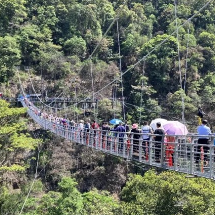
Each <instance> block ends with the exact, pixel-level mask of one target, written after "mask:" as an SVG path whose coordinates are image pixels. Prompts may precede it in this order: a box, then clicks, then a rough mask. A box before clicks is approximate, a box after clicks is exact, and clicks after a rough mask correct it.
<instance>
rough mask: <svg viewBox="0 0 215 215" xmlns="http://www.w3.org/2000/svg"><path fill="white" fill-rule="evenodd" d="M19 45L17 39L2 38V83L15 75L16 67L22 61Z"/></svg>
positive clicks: (0, 46)
mask: <svg viewBox="0 0 215 215" xmlns="http://www.w3.org/2000/svg"><path fill="white" fill-rule="evenodd" d="M20 57H21V56H20V50H19V45H18V43H17V40H16V38H15V37H11V36H5V37H0V82H5V81H8V80H9V78H10V77H12V76H13V75H14V66H15V65H17V64H18V63H19V61H20Z"/></svg>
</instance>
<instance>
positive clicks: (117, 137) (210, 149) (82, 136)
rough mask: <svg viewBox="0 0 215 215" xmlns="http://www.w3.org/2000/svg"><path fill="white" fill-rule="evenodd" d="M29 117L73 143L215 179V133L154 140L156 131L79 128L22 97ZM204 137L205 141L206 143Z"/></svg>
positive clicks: (146, 163) (151, 164)
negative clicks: (145, 137)
mask: <svg viewBox="0 0 215 215" xmlns="http://www.w3.org/2000/svg"><path fill="white" fill-rule="evenodd" d="M21 103H22V105H23V106H24V107H26V108H27V111H28V114H29V115H30V117H31V118H32V119H33V120H34V121H35V122H36V123H38V124H39V125H40V126H41V127H43V128H44V129H46V130H50V131H51V132H53V133H55V134H56V135H57V136H61V137H63V138H66V139H67V140H70V141H72V142H75V143H79V144H82V145H86V146H88V147H91V148H94V149H96V150H99V151H102V152H104V153H108V154H112V155H115V156H118V157H122V158H124V159H127V160H130V161H136V162H140V163H142V164H145V165H150V166H155V167H160V168H163V169H168V170H174V171H178V172H183V173H187V174H191V175H196V176H201V177H206V178H211V179H214V178H215V177H214V171H215V166H214V162H215V156H214V149H215V146H214V138H215V136H213V135H211V136H198V135H195V134H188V135H165V136H162V138H161V139H162V140H161V141H155V136H157V135H155V134H148V135H149V137H150V138H149V139H148V140H143V139H142V134H141V133H138V134H139V138H134V137H135V136H134V133H130V132H121V133H120V132H115V131H114V130H110V131H107V130H101V129H84V128H82V129H80V127H78V126H70V125H69V124H66V123H65V124H59V123H57V122H53V121H52V120H51V119H49V118H48V117H45V116H43V115H41V113H39V111H38V109H36V107H35V106H32V105H31V104H29V103H26V102H25V100H21ZM201 140H206V142H207V143H208V144H205V142H204V141H201Z"/></svg>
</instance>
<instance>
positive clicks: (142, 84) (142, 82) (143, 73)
mask: <svg viewBox="0 0 215 215" xmlns="http://www.w3.org/2000/svg"><path fill="white" fill-rule="evenodd" d="M145 63H146V61H145V60H144V61H143V71H142V81H141V96H140V116H139V125H140V124H141V118H142V110H141V108H142V107H143V87H144V80H143V79H144V75H145Z"/></svg>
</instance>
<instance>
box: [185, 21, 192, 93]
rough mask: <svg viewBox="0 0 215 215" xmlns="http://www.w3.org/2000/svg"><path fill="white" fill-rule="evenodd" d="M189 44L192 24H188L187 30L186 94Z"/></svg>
mask: <svg viewBox="0 0 215 215" xmlns="http://www.w3.org/2000/svg"><path fill="white" fill-rule="evenodd" d="M189 43H190V22H189V23H188V30H187V51H186V61H185V73H184V84H183V89H184V93H185V94H186V81H187V70H188V57H189Z"/></svg>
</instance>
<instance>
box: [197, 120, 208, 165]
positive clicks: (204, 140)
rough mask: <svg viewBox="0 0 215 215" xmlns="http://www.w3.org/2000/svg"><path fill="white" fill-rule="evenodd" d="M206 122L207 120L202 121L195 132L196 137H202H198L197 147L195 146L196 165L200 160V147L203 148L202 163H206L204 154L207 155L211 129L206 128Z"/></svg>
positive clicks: (206, 159)
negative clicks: (196, 133)
mask: <svg viewBox="0 0 215 215" xmlns="http://www.w3.org/2000/svg"><path fill="white" fill-rule="evenodd" d="M207 124H208V122H207V120H202V124H201V125H200V126H198V128H197V132H198V135H199V136H200V135H204V136H200V137H199V139H198V144H199V145H198V146H197V155H196V163H198V162H199V160H200V154H201V147H202V146H203V150H204V161H208V158H207V155H206V153H208V150H209V147H208V146H207V145H209V135H210V134H211V129H210V128H209V127H208V126H207Z"/></svg>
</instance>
